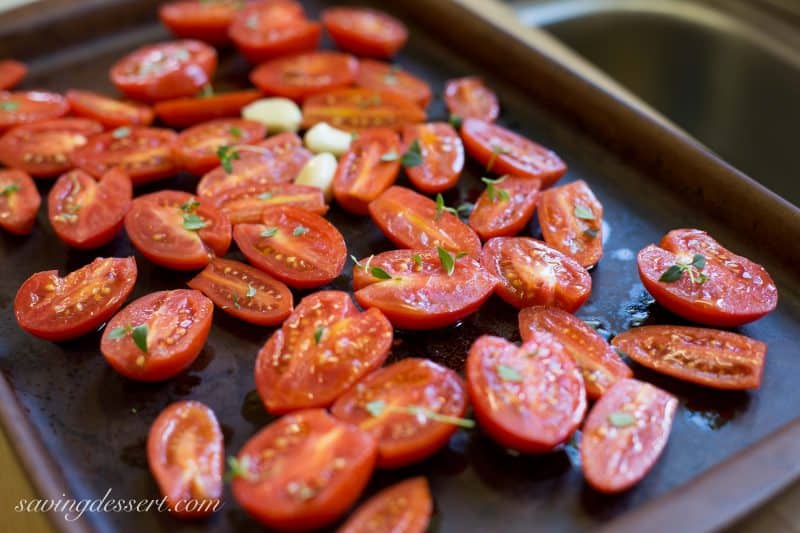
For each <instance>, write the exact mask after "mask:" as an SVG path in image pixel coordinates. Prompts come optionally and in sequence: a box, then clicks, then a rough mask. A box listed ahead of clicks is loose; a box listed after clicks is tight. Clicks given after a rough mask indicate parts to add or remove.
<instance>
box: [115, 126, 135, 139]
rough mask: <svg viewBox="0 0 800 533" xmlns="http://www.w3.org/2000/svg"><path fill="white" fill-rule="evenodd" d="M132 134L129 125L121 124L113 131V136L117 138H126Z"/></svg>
mask: <svg viewBox="0 0 800 533" xmlns="http://www.w3.org/2000/svg"><path fill="white" fill-rule="evenodd" d="M130 134H131V129H130V128H129V127H128V126H120V127H119V128H117V129H115V130H114V131H112V132H111V136H112V137H114V138H115V139H124V138H125V137H127V136H128V135H130Z"/></svg>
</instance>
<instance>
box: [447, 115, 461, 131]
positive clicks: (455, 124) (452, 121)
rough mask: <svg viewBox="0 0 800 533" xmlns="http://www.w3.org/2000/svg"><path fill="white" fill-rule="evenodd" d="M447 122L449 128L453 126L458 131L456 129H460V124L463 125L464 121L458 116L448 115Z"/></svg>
mask: <svg viewBox="0 0 800 533" xmlns="http://www.w3.org/2000/svg"><path fill="white" fill-rule="evenodd" d="M447 121H448V122H449V123H450V125H451V126H453V127H454V128H455V129H458V128H460V127H461V124H463V123H464V119H463V118H461V117H460V116H458V115H450V118H449V119H447Z"/></svg>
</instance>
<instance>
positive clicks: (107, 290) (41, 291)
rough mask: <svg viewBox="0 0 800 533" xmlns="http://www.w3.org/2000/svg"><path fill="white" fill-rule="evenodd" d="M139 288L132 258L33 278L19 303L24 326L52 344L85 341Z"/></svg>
mask: <svg viewBox="0 0 800 533" xmlns="http://www.w3.org/2000/svg"><path fill="white" fill-rule="evenodd" d="M135 283H136V261H134V259H133V257H128V258H124V259H123V258H116V257H112V258H107V259H104V258H102V257H98V258H97V259H95V260H94V261H92V262H91V263H89V264H88V265H86V266H84V267H82V268H79V269H78V270H75V271H73V272H70V273H69V274H67V276H66V277H63V278H62V277H59V275H58V271H57V270H48V271H45V272H37V273H36V274H34V275H33V276H31V277H29V278H28V279H27V280H25V282H24V283H23V284H22V286H21V287H20V288H19V290H18V291H17V296H16V298H14V314H15V315H16V317H17V322H19V325H20V326H21V327H22V329H24V330H25V331H27V332H28V333H30V334H31V335H35V336H37V337H40V338H42V339H45V340H48V341H67V340H70V339H75V338H77V337H80V336H82V335H86V334H87V333H90V332H92V331H94V330H96V329H97V328H99V327H100V326H101V325H102V324H103V322H105V321H106V320H108V319H109V318H111V315H113V314H114V313H116V312H117V309H119V308H120V307H121V306H122V304H123V303H124V302H125V300H126V299H127V298H128V295H129V294H130V293H131V291H132V290H133V285H134V284H135Z"/></svg>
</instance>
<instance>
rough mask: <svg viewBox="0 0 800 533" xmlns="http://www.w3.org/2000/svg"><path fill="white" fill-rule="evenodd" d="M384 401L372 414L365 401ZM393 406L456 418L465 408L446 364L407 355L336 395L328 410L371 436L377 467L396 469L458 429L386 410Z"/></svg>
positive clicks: (461, 387)
mask: <svg viewBox="0 0 800 533" xmlns="http://www.w3.org/2000/svg"><path fill="white" fill-rule="evenodd" d="M374 401H383V402H385V404H386V406H387V408H388V409H385V410H384V412H383V413H381V414H380V415H379V416H377V417H374V416H372V414H370V412H369V411H368V410H367V404H369V403H370V402H374ZM392 406H395V407H401V408H402V407H420V408H424V409H429V410H430V411H433V412H436V413H439V414H442V415H446V416H452V417H458V418H461V417H463V416H464V414H465V413H466V411H467V391H466V388H465V385H464V381H463V380H462V379H461V378H460V377H459V376H458V374H456V373H455V372H453V371H452V370H450V369H449V368H446V367H443V366H441V365H437V364H436V363H434V362H432V361H429V360H428V359H416V358H413V357H411V358H408V359H403V360H402V361H399V362H397V363H394V364H391V365H389V366H386V367H383V368H381V369H378V370H376V371H375V372H373V373H371V374H369V375H368V376H366V377H365V378H364V379H362V380H361V381H359V382H358V383H357V384H356V385H355V386H354V387H352V388H351V389H350V390H349V391H347V392H345V393H344V394H343V395H341V396H339V399H337V400H336V403H334V404H333V407H331V414H332V415H333V416H335V417H336V418H338V419H340V420H344V421H345V422H348V423H350V424H353V425H354V426H357V427H359V428H361V429H362V430H363V431H365V432H367V433H369V434H370V435H372V437H373V438H374V439H375V441H376V442H377V443H378V467H379V468H400V467H403V466H407V465H410V464H414V463H417V462H419V461H422V460H424V459H426V458H427V457H430V456H431V455H433V454H435V453H436V452H438V451H439V450H440V449H441V448H442V447H444V446H445V445H447V442H448V441H449V440H450V437H452V436H453V433H455V432H456V430H457V429H458V428H457V427H456V426H455V425H453V424H448V423H444V422H435V421H431V420H428V419H425V422H420V421H419V417H418V416H417V415H415V414H410V413H403V412H400V413H399V412H392V411H391V410H390V409H391V407H392Z"/></svg>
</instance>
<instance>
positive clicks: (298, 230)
mask: <svg viewBox="0 0 800 533" xmlns="http://www.w3.org/2000/svg"><path fill="white" fill-rule="evenodd" d="M304 233H308V228H307V227H305V226H297V227H296V228H294V231H293V232H292V235H294V236H295V237H299V236H300V235H303V234H304Z"/></svg>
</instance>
